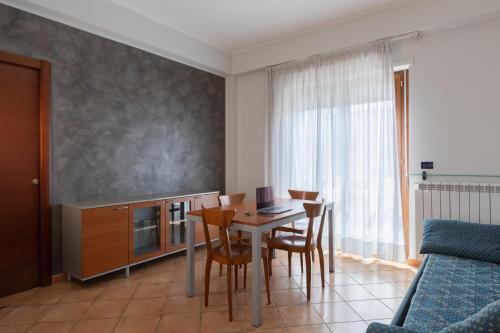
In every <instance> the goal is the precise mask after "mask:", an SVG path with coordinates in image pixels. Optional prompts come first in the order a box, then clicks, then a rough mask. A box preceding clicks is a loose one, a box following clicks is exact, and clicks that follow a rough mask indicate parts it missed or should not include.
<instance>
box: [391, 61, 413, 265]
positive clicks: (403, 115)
mask: <svg viewBox="0 0 500 333" xmlns="http://www.w3.org/2000/svg"><path fill="white" fill-rule="evenodd" d="M408 83H409V80H408V70H404V71H398V72H395V73H394V87H395V91H396V127H397V132H398V158H399V174H400V180H401V207H402V213H403V233H404V240H405V252H406V257H408V254H409V244H408V242H409V223H410V222H409V221H410V208H409V183H408V124H409V120H408Z"/></svg>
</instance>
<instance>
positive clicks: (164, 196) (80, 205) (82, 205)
mask: <svg viewBox="0 0 500 333" xmlns="http://www.w3.org/2000/svg"><path fill="white" fill-rule="evenodd" d="M207 194H219V191H212V192H196V191H183V192H170V193H160V194H152V195H143V196H134V197H128V198H120V199H110V200H91V201H82V202H71V203H64V204H63V207H64V206H66V207H72V208H77V209H91V208H99V207H106V206H116V205H128V204H133V203H137V202H146V201H157V200H170V199H176V198H183V197H196V196H200V195H207Z"/></svg>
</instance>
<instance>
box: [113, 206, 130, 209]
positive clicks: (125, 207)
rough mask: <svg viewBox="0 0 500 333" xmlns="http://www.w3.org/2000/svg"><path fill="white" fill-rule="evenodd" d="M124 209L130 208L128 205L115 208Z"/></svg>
mask: <svg viewBox="0 0 500 333" xmlns="http://www.w3.org/2000/svg"><path fill="white" fill-rule="evenodd" d="M123 209H128V206H124V207H116V208H115V210H123Z"/></svg>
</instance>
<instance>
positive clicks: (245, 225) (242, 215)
mask: <svg viewBox="0 0 500 333" xmlns="http://www.w3.org/2000/svg"><path fill="white" fill-rule="evenodd" d="M307 202H309V203H310V202H315V201H309V200H299V199H285V198H275V199H274V206H275V207H283V208H287V209H289V210H288V211H286V212H283V213H281V214H266V215H263V214H260V213H258V212H257V210H256V204H255V202H250V201H248V202H243V203H239V204H232V205H227V206H219V207H218V208H215V209H224V210H225V209H234V210H235V211H236V214H235V215H234V218H233V223H232V225H231V228H230V229H231V230H235V231H238V230H241V231H246V232H248V233H250V234H251V236H252V284H251V288H252V289H251V299H252V302H251V308H252V325H253V326H254V327H259V326H261V325H262V303H261V297H262V293H261V290H262V267H261V251H262V234H263V233H266V232H270V231H271V230H273V229H274V228H276V227H279V226H283V225H286V224H289V223H292V222H295V221H297V220H302V219H304V218H306V211H305V209H304V203H307ZM325 209H326V213H327V216H328V254H329V258H328V262H329V271H330V272H331V273H332V272H334V271H335V244H334V243H335V238H334V232H333V231H334V219H333V212H334V204H333V202H325ZM201 222H202V211H201V210H194V211H190V212H189V213H188V214H187V218H186V243H187V279H186V295H187V296H188V297H192V296H194V290H195V254H194V251H195V223H201Z"/></svg>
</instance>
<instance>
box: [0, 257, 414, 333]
mask: <svg viewBox="0 0 500 333" xmlns="http://www.w3.org/2000/svg"><path fill="white" fill-rule="evenodd" d="M204 254H205V250H204V249H198V250H197V251H196V265H195V269H196V296H195V297H192V298H188V297H186V296H184V293H185V267H186V262H185V260H186V258H185V255H175V256H170V257H167V258H163V259H159V260H156V261H153V262H150V263H146V264H141V265H139V266H136V267H133V268H132V269H131V275H130V277H129V278H125V277H124V275H123V272H116V273H113V274H109V275H107V276H104V277H100V278H97V279H94V280H91V281H89V282H85V283H82V282H78V281H74V280H73V281H71V282H67V281H65V282H59V283H56V284H54V285H52V286H49V287H46V288H35V289H32V290H28V291H26V292H23V293H19V294H15V295H11V296H8V297H5V298H2V299H0V333H2V332H55V333H57V332H91V333H100V332H179V333H190V332H193V333H198V332H201V333H205V332H252V331H260V333H264V332H273V333H274V332H276V333H277V332H291V333H300V332H310V333H316V332H317V333H323V332H334V333H341V332H349V333H356V332H364V330H365V329H366V327H367V325H368V324H369V323H370V322H372V321H381V322H389V320H390V318H391V317H392V316H393V314H394V311H396V310H397V307H398V306H399V304H400V302H401V300H402V297H403V296H404V294H405V292H406V289H407V288H408V286H409V284H410V281H411V280H412V278H413V276H414V270H415V269H414V268H411V267H408V266H404V265H398V264H393V263H388V262H382V261H378V260H361V259H359V258H354V257H351V256H348V255H343V254H340V253H338V254H337V259H336V260H337V261H336V272H335V273H334V274H329V275H328V276H327V277H326V284H327V285H326V288H325V289H324V290H323V289H322V288H321V279H320V275H319V271H320V270H319V262H318V260H316V262H315V263H314V267H313V268H314V272H313V274H314V276H313V283H312V284H313V288H312V296H311V302H310V303H307V300H306V297H305V294H306V289H305V287H306V286H305V275H302V273H301V271H300V261H299V257H298V256H294V257H293V258H292V259H293V262H292V264H293V267H292V277H291V278H289V277H288V267H287V265H288V263H287V257H286V253H283V252H280V253H278V258H277V259H276V260H273V276H272V277H271V297H272V301H273V302H272V304H271V305H270V306H268V305H267V303H266V297H265V292H264V290H263V294H262V296H263V297H262V300H263V306H264V307H265V308H264V311H263V325H262V327H260V328H259V329H256V328H254V327H252V325H251V308H250V297H251V296H250V288H251V275H252V272H251V269H249V270H248V277H247V289H246V290H243V289H242V287H243V271H241V272H240V274H239V282H238V286H239V289H238V291H237V292H235V293H234V299H233V311H234V321H233V322H229V320H228V313H227V297H226V277H225V275H224V276H222V277H219V265H218V264H216V265H213V266H212V267H213V268H212V274H211V284H210V299H209V306H208V307H205V306H204V305H203V292H202V277H203V271H204ZM325 262H326V263H327V262H328V261H327V260H325ZM224 271H225V270H224Z"/></svg>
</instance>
